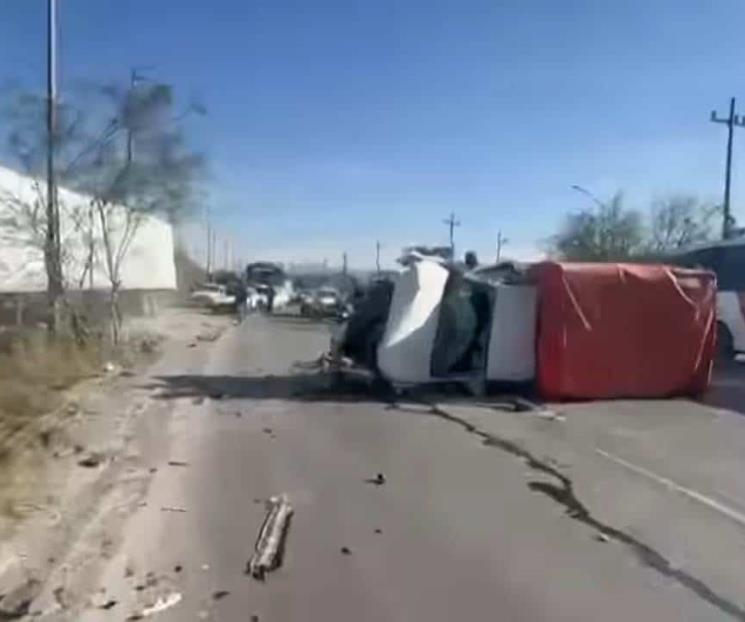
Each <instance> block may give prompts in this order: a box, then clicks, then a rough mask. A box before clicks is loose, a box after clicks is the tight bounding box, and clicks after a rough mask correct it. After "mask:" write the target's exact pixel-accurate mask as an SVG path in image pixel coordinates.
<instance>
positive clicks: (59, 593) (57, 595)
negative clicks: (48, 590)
mask: <svg viewBox="0 0 745 622" xmlns="http://www.w3.org/2000/svg"><path fill="white" fill-rule="evenodd" d="M52 596H54V600H55V601H57V605H59V607H60V609H67V603H66V602H65V588H64V587H62V586H61V585H58V586H57V587H55V588H54V589H53V590H52Z"/></svg>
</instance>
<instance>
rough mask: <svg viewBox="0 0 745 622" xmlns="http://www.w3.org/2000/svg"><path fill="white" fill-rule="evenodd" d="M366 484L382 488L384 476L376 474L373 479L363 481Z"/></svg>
mask: <svg viewBox="0 0 745 622" xmlns="http://www.w3.org/2000/svg"><path fill="white" fill-rule="evenodd" d="M365 481H366V482H367V483H368V484H375V485H376V486H382V485H383V484H385V482H386V479H385V475H383V474H382V473H378V474H377V475H376V476H375V477H370V478H369V479H366V480H365Z"/></svg>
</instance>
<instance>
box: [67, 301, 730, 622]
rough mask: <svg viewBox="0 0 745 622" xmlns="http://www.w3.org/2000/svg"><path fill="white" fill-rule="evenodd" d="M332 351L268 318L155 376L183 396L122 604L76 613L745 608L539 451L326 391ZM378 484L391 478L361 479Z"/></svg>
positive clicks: (357, 615) (317, 617)
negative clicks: (580, 513)
mask: <svg viewBox="0 0 745 622" xmlns="http://www.w3.org/2000/svg"><path fill="white" fill-rule="evenodd" d="M326 344H327V331H326V329H325V328H324V327H322V326H319V325H314V324H309V323H307V322H305V321H301V320H299V319H290V318H286V319H281V318H278V319H267V318H263V317H258V316H254V317H251V318H249V319H248V320H247V321H246V322H245V323H244V324H243V325H242V326H240V327H236V328H234V329H231V330H230V331H228V332H227V333H226V334H225V335H224V336H223V337H222V339H221V340H220V341H219V342H217V343H216V344H215V345H214V348H213V350H212V352H211V355H210V358H209V361H208V363H207V364H206V365H204V366H202V367H200V368H198V369H188V366H185V367H184V369H181V370H174V372H173V373H167V374H164V375H163V376H161V377H159V378H157V379H155V380H156V382H157V384H158V388H157V390H156V392H155V399H158V400H168V401H171V402H172V403H173V405H174V408H173V410H172V412H171V415H170V419H169V420H163V422H162V425H163V426H164V437H167V438H168V443H167V449H166V448H165V447H164V448H162V451H161V452H160V458H159V461H158V462H157V464H155V465H154V468H157V472H155V473H154V475H153V481H152V484H151V487H150V490H149V493H148V496H147V499H146V501H145V503H144V504H143V505H142V507H140V508H139V509H138V510H137V512H136V513H135V514H134V515H133V516H132V518H131V520H129V522H128V523H127V526H126V528H125V531H124V533H123V534H122V538H121V541H120V546H119V553H118V554H116V555H115V556H114V557H113V559H111V561H110V562H108V563H107V564H106V566H105V568H104V569H103V570H102V571H101V573H100V575H99V576H98V577H97V579H96V588H97V589H102V590H105V593H104V592H102V594H103V596H102V599H103V600H102V602H104V603H105V602H107V599H110V600H109V602H115V605H112V606H111V608H109V609H106V610H104V609H96V608H94V607H91V608H89V609H87V610H86V612H85V613H84V614H83V615H81V616H80V618H79V619H81V620H112V621H114V620H125V619H127V618H128V617H129V616H132V615H136V614H138V613H141V612H142V611H143V608H144V607H146V606H148V605H152V604H154V603H156V602H157V600H158V598H161V599H162V600H161V603H166V602H167V599H168V598H169V597H170V598H172V600H173V601H174V602H175V601H176V600H178V599H179V597H180V600H179V602H177V603H176V604H174V605H173V606H171V607H169V608H164V609H163V610H162V611H161V612H159V613H157V614H154V615H153V619H157V620H159V621H164V622H165V621H184V620H200V619H202V620H223V621H231V622H232V621H236V622H238V621H241V622H243V621H249V620H260V621H262V622H263V621H268V622H293V621H300V620H303V621H311V622H313V621H319V622H331V621H339V622H347V621H349V620H354V621H355V622H362V621H367V620H369V621H371V622H381V621H388V620H395V621H402V622H403V621H414V620H427V621H428V622H438V621H442V622H452V621H453V620H464V621H465V620H469V621H470V620H490V621H491V620H500V621H512V620H526V621H540V620H551V621H552V622H556V621H559V620H567V621H569V620H571V621H578V620H591V621H593V622H596V621H598V620H603V621H612V620H630V619H636V620H656V621H661V620H699V621H700V620H720V619H736V618H738V617H740V613H739V610H738V608H737V604H736V603H731V602H729V601H727V600H726V599H725V598H720V597H719V595H718V594H717V593H716V589H712V588H710V587H709V586H707V585H703V584H701V585H699V584H700V583H701V582H700V581H699V582H698V583H697V581H698V580H697V579H696V577H693V576H687V575H685V576H683V577H681V575H680V574H679V573H678V574H676V572H665V571H664V570H665V569H664V568H662V569H661V568H660V567H659V564H658V565H655V563H649V562H650V560H649V559H647V560H646V563H645V562H644V561H640V556H639V555H638V554H634V552H633V551H632V550H631V548H633V547H631V546H630V545H629V544H628V543H624V542H622V541H621V542H619V541H618V538H615V537H610V538H609V537H604V536H602V535H600V533H599V531H598V529H597V526H596V525H593V524H591V523H588V522H587V521H583V520H574V519H573V518H575V519H576V518H577V516H576V512H575V516H574V517H572V516H571V508H569V515H568V511H567V507H566V504H564V505H562V504H561V503H557V498H552V497H551V495H550V494H545V493H546V492H547V491H549V492H550V490H551V489H550V488H549V486H550V485H551V483H552V482H554V480H555V478H554V477H553V476H552V474H551V472H550V471H543V470H542V469H540V468H539V469H536V468H534V467H535V465H533V466H531V462H530V458H526V457H525V456H520V455H519V454H518V455H516V453H515V452H513V451H509V449H510V448H509V447H506V448H505V447H495V446H494V443H491V444H490V443H488V442H484V441H485V438H483V437H480V436H479V435H478V434H474V431H473V430H469V429H468V427H467V426H464V425H463V424H462V423H460V422H459V421H458V419H457V418H452V417H449V416H447V415H448V413H447V412H441V411H438V410H437V409H435V410H433V409H432V408H431V407H429V406H427V405H426V404H421V403H417V402H411V403H392V402H386V401H381V400H379V399H375V398H374V397H372V396H370V395H367V394H365V393H364V392H362V391H357V390H355V389H354V388H352V389H351V390H349V391H348V392H338V391H329V390H327V389H326V388H325V387H324V386H323V385H322V384H320V383H319V381H318V378H317V377H316V376H314V374H313V372H311V371H309V370H306V369H302V368H298V367H296V366H293V363H294V362H296V361H308V360H311V359H313V358H315V357H316V356H317V355H318V354H319V353H320V352H321V351H322V350H323V349H324V348H325V347H326ZM185 356H186V355H185ZM166 428H167V431H166ZM505 449H507V451H506V450H505ZM169 461H170V462H171V463H172V464H170V465H169V464H168V462H169ZM378 473H382V474H384V476H385V483H384V484H382V485H376V484H373V483H370V482H368V481H366V480H368V479H370V478H373V477H375V476H376V475H377V474H378ZM629 477H631V475H630V476H629ZM541 480H545V481H544V482H543V484H544V487H543V489H541ZM528 481H530V482H531V486H527V485H526V482H528ZM279 493H286V494H287V495H289V498H290V501H291V503H292V504H293V506H294V508H295V514H294V517H293V520H292V523H291V526H290V530H289V533H288V537H287V542H286V550H285V555H284V560H283V564H282V566H281V567H280V568H279V569H277V570H276V571H275V572H273V573H271V574H269V575H267V577H266V580H265V581H264V582H263V583H262V582H259V581H256V580H255V579H253V578H251V577H249V576H247V575H246V574H245V568H246V563H247V561H248V559H249V558H250V556H251V553H252V551H253V546H254V541H255V539H256V536H257V534H258V531H259V529H260V526H261V524H262V520H263V518H264V511H265V510H264V505H263V500H265V499H267V498H268V497H270V496H272V495H276V494H279ZM556 496H557V495H554V497H556ZM558 501H561V499H558ZM564 501H566V499H564ZM575 510H576V508H575ZM604 524H606V523H604ZM606 526H608V527H609V528H613V526H612V525H607V524H606ZM663 527H664V526H663ZM612 535H613V534H612ZM637 553H638V551H637ZM649 554H650V555H652V554H654V551H652V550H651V549H650V551H649ZM652 561H654V560H652ZM667 570H670V569H669V568H668V569H667ZM689 579H690V580H689ZM702 585H703V587H702ZM707 590H708V591H707ZM175 595H178V596H175ZM99 600H101V599H99ZM252 616H256V617H252ZM130 619H137V618H136V617H134V618H130Z"/></svg>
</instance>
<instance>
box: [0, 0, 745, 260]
mask: <svg viewBox="0 0 745 622" xmlns="http://www.w3.org/2000/svg"><path fill="white" fill-rule="evenodd" d="M59 4H60V50H61V56H60V63H61V67H60V75H61V80H62V87H63V91H64V89H65V88H66V87H68V88H69V86H71V85H72V84H74V82H75V81H76V80H79V79H89V78H92V79H96V80H112V79H121V80H122V81H123V80H126V77H127V75H128V72H129V68H130V67H131V66H136V65H153V66H154V67H155V68H154V69H153V70H151V74H152V75H153V76H154V77H157V78H158V79H161V80H163V81H167V82H170V83H172V84H173V85H174V86H175V87H176V88H177V90H178V92H179V93H181V94H182V95H184V97H185V98H188V97H190V96H192V95H196V96H198V97H199V98H200V99H201V100H202V101H203V102H204V103H205V104H206V105H207V107H208V109H209V116H208V117H207V118H205V119H202V120H200V121H199V122H198V123H194V124H192V126H191V129H193V138H194V142H195V144H196V145H197V146H198V148H199V149H202V150H203V151H204V152H205V153H206V154H207V156H208V157H209V161H210V167H211V171H212V177H211V179H210V182H209V186H210V187H209V199H208V201H209V203H210V204H211V205H212V207H213V210H214V213H215V214H216V216H215V218H216V220H217V221H218V226H219V227H220V230H221V231H223V232H230V233H231V234H232V235H233V236H234V237H235V239H236V244H237V246H238V247H239V250H240V253H241V254H242V255H243V256H245V257H246V258H249V257H264V256H266V257H271V258H281V257H289V258H292V259H296V260H297V259H303V258H305V259H321V258H323V257H327V258H328V259H329V261H331V262H338V260H339V256H340V254H341V252H342V250H345V249H346V250H347V251H348V252H349V256H350V262H351V264H352V265H353V266H369V265H371V264H372V261H373V257H374V243H375V240H376V239H380V240H381V241H382V243H383V244H384V245H385V248H386V258H389V257H392V256H393V255H395V253H396V252H397V250H398V249H399V248H400V246H401V245H403V244H406V243H411V242H418V243H442V242H444V241H446V228H445V226H444V225H443V224H442V223H441V221H442V219H443V218H444V217H446V216H447V214H448V213H449V212H450V211H451V210H452V211H455V212H456V213H457V215H458V217H459V218H460V220H461V221H462V226H461V227H460V229H459V230H458V231H457V243H458V246H459V249H460V250H464V249H465V248H475V249H477V251H479V253H480V255H482V258H483V259H486V255H487V253H489V254H490V253H492V252H493V250H492V249H493V248H494V241H495V238H496V232H497V230H498V229H499V228H500V227H501V229H502V230H503V232H504V233H505V234H506V235H507V236H508V237H509V238H510V240H511V242H510V245H509V246H508V252H509V250H511V251H512V252H513V253H514V254H517V255H521V256H529V255H534V254H535V253H537V252H538V250H539V248H540V245H541V241H542V240H544V239H546V238H547V237H548V236H549V235H551V234H552V233H553V232H554V231H555V230H556V228H557V227H558V225H559V223H560V221H561V218H562V215H563V214H564V213H565V212H566V211H568V210H572V209H577V208H580V207H583V206H584V205H586V200H585V199H583V198H582V196H580V195H578V194H577V193H575V192H572V191H571V190H570V189H569V186H570V185H571V184H581V185H583V186H586V187H587V188H589V189H591V190H592V191H594V192H596V193H597V194H599V195H601V196H607V195H608V194H610V193H611V192H612V191H614V190H615V189H617V188H622V189H624V190H626V192H627V196H628V200H629V202H630V203H632V204H634V205H636V206H639V207H641V208H643V209H646V206H647V204H648V202H649V200H650V199H651V198H653V197H657V196H664V195H666V194H669V193H671V192H688V193H694V194H696V195H698V196H700V197H701V198H704V199H710V200H720V196H721V185H722V179H721V178H722V166H723V157H724V131H725V130H724V127H723V126H716V125H713V124H711V123H709V122H708V120H707V118H708V115H709V112H710V110H711V109H712V108H715V107H716V108H717V109H719V110H720V111H722V112H723V111H724V110H725V108H726V105H727V103H728V99H729V97H730V96H733V95H734V96H738V97H741V98H742V110H743V112H745V71H744V70H743V68H744V67H745V44H744V43H743V42H744V41H745V38H744V37H743V35H742V27H743V24H745V3H743V2H741V1H737V0H718V1H717V2H703V1H701V0H653V1H649V0H625V1H624V2H617V1H614V2H604V1H601V0H561V1H557V0H503V1H496V0H459V1H456V0H451V1H449V2H441V1H438V0H408V1H404V0H399V1H397V2H394V1H390V0H375V1H374V2H372V1H370V0H365V1H355V0H316V1H314V2H308V1H307V0H303V1H296V2H295V1H293V2H289V1H287V0H209V1H207V0H129V1H127V2H124V1H118V0H59ZM44 5H45V0H2V19H0V41H2V54H0V82H3V81H6V80H9V79H20V80H22V81H23V83H24V84H26V85H27V86H30V87H32V88H41V87H42V85H43V75H44V74H43V69H44V46H43V41H44ZM738 139H739V142H740V143H741V144H742V145H743V146H745V130H740V131H739V136H738ZM743 167H745V149H738V150H737V152H736V161H735V186H734V206H735V214H736V215H737V216H739V217H740V220H741V221H742V220H745V176H743V175H741V174H739V171H740V169H742V168H743ZM190 240H191V241H190V244H191V245H192V247H196V246H197V245H198V240H197V238H195V237H194V234H193V233H192V235H191V238H190Z"/></svg>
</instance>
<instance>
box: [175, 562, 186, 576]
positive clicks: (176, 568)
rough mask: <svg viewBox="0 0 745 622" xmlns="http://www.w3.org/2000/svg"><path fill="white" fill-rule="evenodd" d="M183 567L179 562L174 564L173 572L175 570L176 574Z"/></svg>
mask: <svg viewBox="0 0 745 622" xmlns="http://www.w3.org/2000/svg"><path fill="white" fill-rule="evenodd" d="M183 569H184V567H183V566H182V565H181V564H176V565H175V566H174V567H173V572H175V573H177V574H178V573H179V572H181V571H182V570H183Z"/></svg>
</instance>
